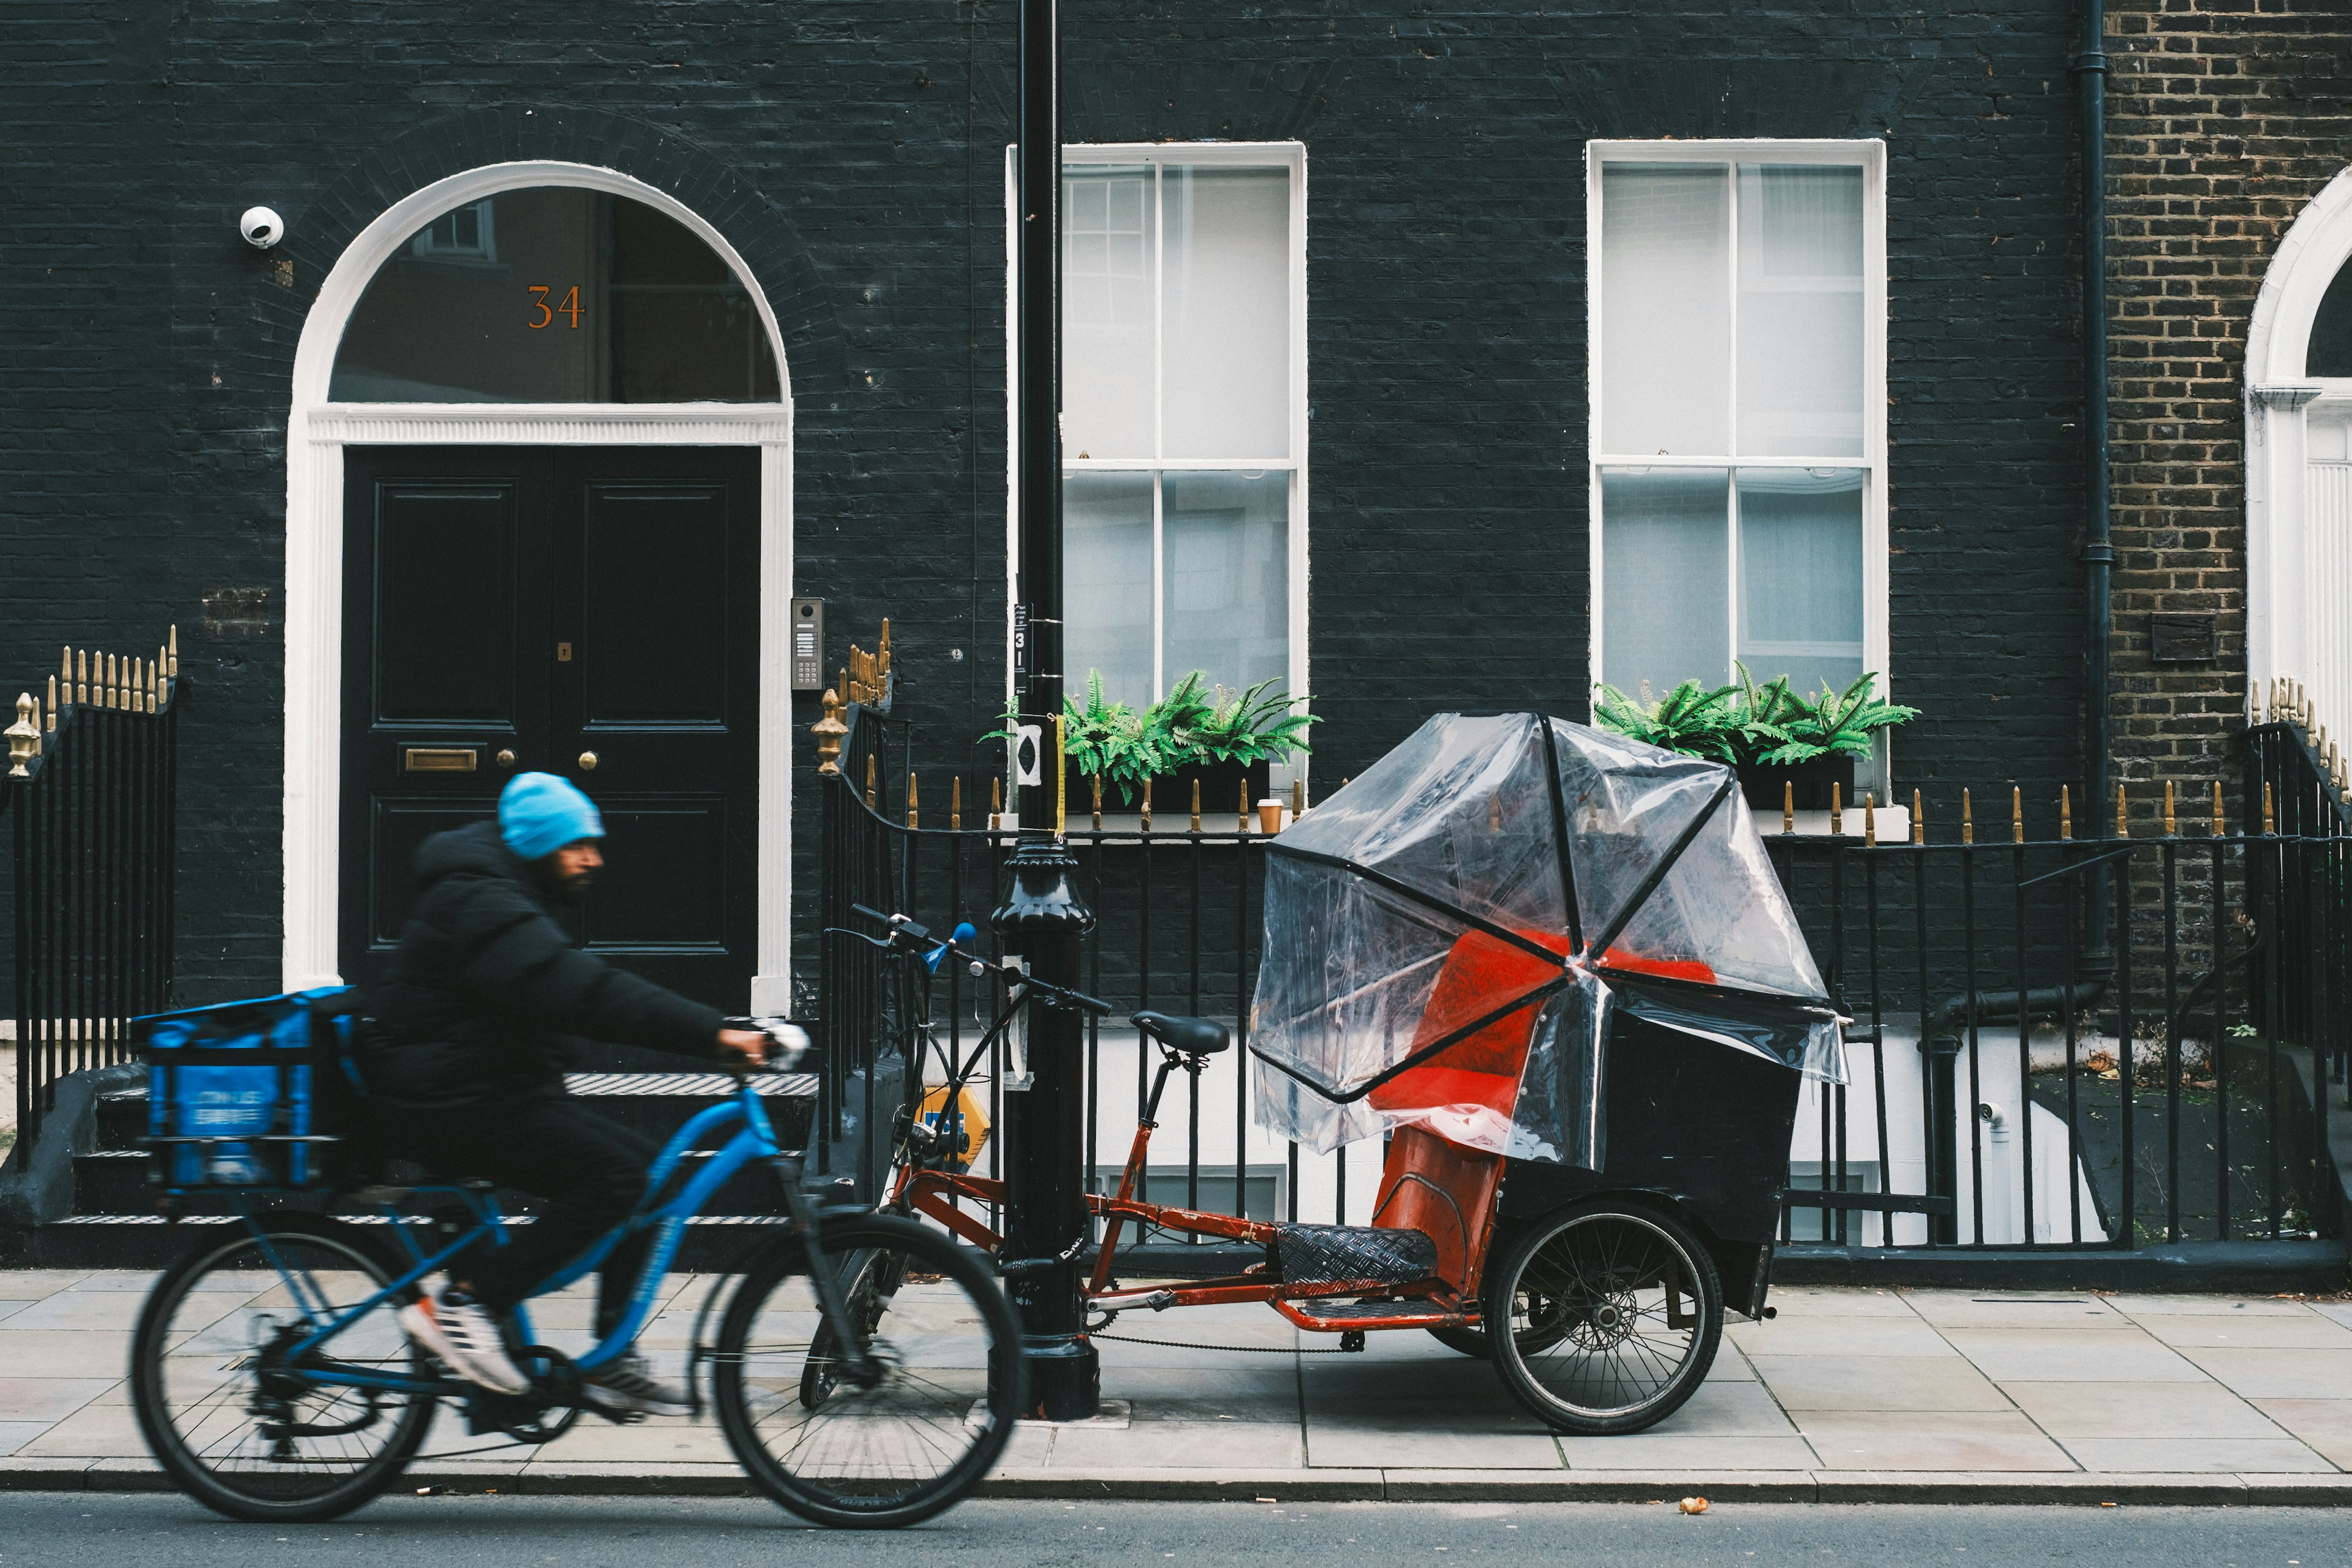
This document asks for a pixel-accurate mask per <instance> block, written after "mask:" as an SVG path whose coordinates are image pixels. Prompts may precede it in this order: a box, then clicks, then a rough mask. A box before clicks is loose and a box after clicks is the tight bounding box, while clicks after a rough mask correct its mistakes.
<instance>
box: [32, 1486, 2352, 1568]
mask: <svg viewBox="0 0 2352 1568" xmlns="http://www.w3.org/2000/svg"><path fill="white" fill-rule="evenodd" d="M281 1548H282V1550H283V1552H284V1553H285V1555H283V1556H273V1555H272V1554H275V1553H278V1552H279V1551H280V1549H281ZM917 1554H920V1555H919V1557H918V1556H917ZM910 1560H916V1561H928V1562H933V1563H940V1564H941V1565H943V1568H949V1565H951V1568H1055V1565H1058V1564H1065V1563H1086V1564H1094V1563H1118V1564H1121V1565H1122V1568H1129V1565H1132V1568H1150V1565H1151V1564H1153V1563H1180V1564H1181V1563H1249V1564H1252V1565H1253V1568H1327V1565H1328V1568H1375V1565H1378V1568H1389V1565H1391V1564H1396V1563H1416V1562H1418V1563H1432V1564H1440V1563H1456V1564H1458V1563H1472V1562H1475V1563H1492V1564H1497V1565H1512V1568H1516V1565H1517V1564H1522V1563H1606V1564H1608V1565H1609V1568H1653V1565H1656V1568H1667V1565H1672V1568H1685V1565H1696V1564H1721V1565H1727V1568H1770V1565H1772V1564H1778V1563H1807V1564H1821V1563H1867V1564H1871V1565H1873V1568H1916V1565H1919V1564H1955V1565H1958V1568H1994V1565H1999V1564H2007V1563H2069V1564H2075V1563H2102V1564H2104V1563H2116V1564H2130V1565H2131V1568H2174V1565H2176V1564H2178V1565H2180V1568H2191V1565H2193V1568H2352V1512H2347V1511H2338V1510H2296V1509H2218V1508H2201V1509H2195V1508H2179V1509H2169V1508H2137V1509H2136V1508H2118V1509H2083V1508H1979V1507H1941V1508H1938V1507H1915V1506H1887V1507H1852V1506H1834V1505H1804V1504H1761V1503H1759V1504H1718V1505H1717V1506H1716V1507H1715V1508H1714V1509H1712V1510H1709V1511H1708V1512H1707V1513H1706V1514H1705V1515H1703V1516H1698V1517H1685V1516H1684V1515H1682V1514H1681V1513H1679V1512H1677V1511H1676V1510H1674V1509H1673V1508H1671V1507H1665V1508H1659V1507H1645V1506H1641V1505H1635V1504H1499V1503H1479V1504H1459V1505H1455V1504H1443V1503H1302V1504H1297V1505H1284V1506H1274V1505H1254V1504H1246V1503H1134V1502H1122V1503H1110V1502H1105V1503H1078V1504H1069V1503H1060V1502H981V1503H967V1504H965V1505H964V1506H963V1507H961V1508H960V1509H957V1510H954V1511H952V1512H950V1513H949V1514H948V1515H947V1516H946V1517H945V1518H943V1519H940V1520H937V1521H933V1522H932V1523H930V1524H929V1525H925V1526H923V1527H921V1528H920V1529H919V1530H918V1531H912V1532H901V1533H895V1534H852V1533H836V1532H833V1531H817V1530H812V1529H809V1528H808V1527H806V1526H803V1525H802V1524H800V1523H799V1522H798V1521H794V1520H793V1519H792V1518H790V1517H789V1516H788V1515H785V1514H783V1513H782V1512H781V1511H779V1510H776V1509H774V1508H772V1507H771V1506H769V1505H767V1504H765V1503H759V1502H751V1501H744V1500H720V1499H682V1500H651V1499H646V1500H639V1499H567V1498H520V1497H518V1498H484V1497H437V1498H416V1497H413V1496H394V1497H392V1498H387V1499H385V1500H382V1501H380V1502H377V1503H375V1504H373V1505H372V1506H371V1507H369V1508H366V1509H364V1510H361V1512H360V1513H358V1514H357V1515H355V1516H354V1517H352V1518H351V1519H348V1520H344V1521H341V1522H338V1523H335V1524H329V1525H303V1526H292V1527H289V1526H282V1525H281V1526H274V1527H273V1526H265V1525H247V1524H232V1523H229V1522H227V1521H223V1520H219V1519H216V1518H214V1517H213V1516H211V1515H209V1514H207V1513H205V1512H204V1511H203V1510H200V1509H198V1508H197V1507H196V1506H195V1505H194V1504H193V1503H189V1502H185V1501H183V1500H179V1499H176V1498H170V1497H161V1496H94V1495H91V1494H89V1493H58V1492H41V1493H30V1492H18V1493H6V1494H0V1568H30V1565H32V1564H41V1565H44V1568H47V1565H49V1564H68V1565H74V1568H79V1565H83V1564H88V1565H90V1568H97V1565H100V1564H104V1565H106V1568H119V1565H120V1564H121V1563H125V1562H139V1563H168V1564H171V1565H172V1568H212V1565H215V1564H218V1565H220V1568H252V1565H254V1564H266V1563H271V1562H273V1561H275V1562H279V1563H288V1562H299V1563H303V1564H304V1565H305V1568H309V1565H310V1564H319V1565H321V1568H327V1565H332V1568H345V1565H349V1568H384V1565H385V1564H387V1563H409V1564H419V1565H427V1568H440V1565H442V1564H446V1563H499V1564H509V1563H510V1564H518V1565H520V1564H530V1565H533V1568H537V1565H540V1564H547V1563H558V1564H564V1565H566V1568H658V1565H661V1564H667V1563H692V1564H695V1565H697V1568H724V1565H727V1564H733V1563H746V1564H758V1565H760V1568H779V1565H785V1568H789V1565H794V1564H800V1563H806V1564H809V1565H811V1568H819V1565H821V1568H863V1565H865V1564H875V1565H877V1568H882V1565H885V1564H887V1565H888V1568H904V1565H905V1564H906V1563H908V1562H909V1561H910Z"/></svg>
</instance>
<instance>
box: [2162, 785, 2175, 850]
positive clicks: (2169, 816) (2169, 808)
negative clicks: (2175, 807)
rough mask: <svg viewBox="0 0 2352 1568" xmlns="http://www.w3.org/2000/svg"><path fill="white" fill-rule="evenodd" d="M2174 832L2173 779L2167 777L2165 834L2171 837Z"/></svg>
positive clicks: (2165, 786) (2165, 788) (2165, 787)
mask: <svg viewBox="0 0 2352 1568" xmlns="http://www.w3.org/2000/svg"><path fill="white" fill-rule="evenodd" d="M2174 832H2175V829H2174V827H2173V822H2172V781H2171V780H2170V779H2167V780H2165V781H2164V836H2165V837H2167V838H2169V837H2172V836H2173V834H2174Z"/></svg>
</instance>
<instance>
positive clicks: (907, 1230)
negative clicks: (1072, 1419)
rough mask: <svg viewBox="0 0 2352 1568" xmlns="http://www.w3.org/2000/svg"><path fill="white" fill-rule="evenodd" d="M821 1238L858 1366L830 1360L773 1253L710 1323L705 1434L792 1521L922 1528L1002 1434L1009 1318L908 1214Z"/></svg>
mask: <svg viewBox="0 0 2352 1568" xmlns="http://www.w3.org/2000/svg"><path fill="white" fill-rule="evenodd" d="M822 1241H823V1244H824V1253H825V1258H826V1267H827V1268H829V1269H831V1270H832V1271H833V1274H834V1278H835V1279H837V1280H838V1281H839V1282H840V1285H841V1289H842V1296H843V1298H844V1300H845V1302H846V1309H847V1311H848V1313H849V1316H850V1320H851V1322H850V1324H849V1325H848V1327H849V1329H850V1330H852V1331H854V1332H855V1333H856V1335H857V1336H859V1337H861V1338H862V1339H863V1340H864V1341H865V1342H866V1347H867V1349H866V1354H867V1358H868V1360H869V1363H870V1368H869V1370H868V1372H867V1373H866V1374H865V1375H864V1376H862V1377H861V1376H860V1375H858V1373H856V1369H855V1368H854V1366H853V1365H852V1363H851V1358H850V1357H849V1356H848V1355H847V1354H845V1339H846V1335H845V1330H844V1326H843V1325H841V1324H837V1323H834V1322H830V1321H827V1319H826V1317H825V1314H824V1310H823V1309H822V1308H821V1307H820V1306H819V1305H818V1302H817V1297H816V1292H815V1289H814V1285H813V1284H812V1282H811V1279H810V1276H809V1270H808V1265H807V1262H806V1260H805V1259H804V1258H803V1256H802V1255H801V1252H800V1249H799V1248H798V1247H797V1246H793V1247H780V1248H779V1249H778V1250H777V1251H776V1252H774V1253H772V1254H771V1255H770V1256H769V1257H768V1258H765V1259H763V1260H761V1262H760V1263H758V1264H755V1265H753V1267H752V1268H751V1272H750V1273H749V1274H748V1275H747V1276H746V1277H745V1279H744V1280H743V1283H742V1286H741V1287H740V1289H738V1290H737V1291H736V1293H735V1299H734V1300H733V1301H732V1302H730V1304H729V1306H728V1309H727V1315H726V1318H725V1319H724V1320H723V1321H721V1323H720V1325H719V1356H718V1365H717V1371H716V1375H715V1377H714V1379H713V1384H714V1387H713V1392H714V1394H715V1396H716V1403H717V1405H718V1406H719V1425H720V1426H721V1427H722V1428H723V1429H724V1430H725V1431H726V1434H727V1442H728V1446H729V1447H731V1448H733V1449H734V1450H735V1457H736V1458H737V1459H738V1460H740V1462H741V1463H742V1466H743V1468H744V1469H745V1471H746V1472H748V1473H749V1474H750V1475H751V1479H753V1480H754V1481H756V1482H757V1483H759V1485H760V1486H761V1488H762V1489H764V1490H766V1491H767V1493H768V1494H769V1495H770V1496H771V1497H773V1498H774V1499H775V1500H777V1501H778V1502H780V1503H782V1504H783V1506H784V1507H786V1508H788V1509H790V1510H793V1512H794V1513H796V1514H799V1515H800V1516H801V1517H802V1518H803V1519H807V1520H812V1521H815V1522H817V1523H819V1524H828V1525H845V1526H852V1527H863V1528H866V1529H895V1528H897V1527H898V1526H900V1525H908V1524H913V1523H916V1522H918V1521H921V1520H925V1519H929V1518H930V1517H931V1516H932V1515H933V1514H936V1513H938V1512H940V1510H944V1509H947V1508H949V1507H950V1506H952V1505H953V1504H954V1503H955V1502H956V1501H957V1500H960V1499H961V1498H962V1497H963V1496H964V1495H965V1494H966V1493H968V1492H970V1491H971V1489H972V1488H974V1487H976V1486H978V1485H979V1484H980V1482H981V1480H982V1478H984V1477H985V1476H986V1475H987V1474H988V1471H989V1468H990V1467H991V1466H992V1465H994V1464H995V1463H996V1460H997V1457H998V1456H999V1455H1001V1454H1002V1453H1003V1451H1004V1445H1005V1443H1006V1442H1007V1441H1009V1440H1010V1439H1011V1437H1012V1436H1013V1420H1014V1417H1015V1416H1016V1415H1017V1414H1018V1412H1019V1410H1020V1407H1021V1380H1022V1372H1023V1369H1022V1363H1021V1322H1020V1319H1019V1318H1018V1317H1017V1316H1016V1315H1015V1314H1014V1312H1013V1304H1012V1303H1011V1302H1010V1301H1008V1300H1005V1298H1004V1292H1003V1289H1000V1288H999V1287H998V1285H997V1283H996V1279H995V1278H994V1276H993V1275H992V1273H991V1272H990V1270H989V1268H987V1266H986V1265H985V1264H984V1263H983V1262H982V1260H981V1258H980V1257H979V1255H977V1254H976V1253H974V1252H972V1251H971V1249H970V1248H968V1247H961V1246H958V1245H957V1244H956V1243H955V1242H953V1241H951V1240H950V1239H948V1238H947V1237H943V1236H940V1235H939V1234H938V1233H937V1232H935V1231H930V1230H927V1229H925V1228H924V1227H923V1226H920V1225H919V1224H917V1223H915V1222H914V1221H912V1220H906V1219H898V1218H894V1217H892V1216H890V1215H856V1216H855V1217H852V1218H848V1219H843V1220H836V1221H834V1222H832V1223H831V1224H828V1225H827V1226H825V1227H824V1232H823V1235H822Z"/></svg>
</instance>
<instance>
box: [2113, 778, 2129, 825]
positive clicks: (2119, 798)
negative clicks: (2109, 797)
mask: <svg viewBox="0 0 2352 1568" xmlns="http://www.w3.org/2000/svg"><path fill="white" fill-rule="evenodd" d="M2116 837H2118V838H2129V837H2131V810H2130V808H2129V807H2128V806H2126V805H2125V804H2124V786H2123V785H2122V784H2116Z"/></svg>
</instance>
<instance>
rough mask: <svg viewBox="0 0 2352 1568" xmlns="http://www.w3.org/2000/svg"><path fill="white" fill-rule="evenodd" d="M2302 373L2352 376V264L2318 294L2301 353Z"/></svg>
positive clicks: (2338, 273)
mask: <svg viewBox="0 0 2352 1568" xmlns="http://www.w3.org/2000/svg"><path fill="white" fill-rule="evenodd" d="M2303 374H2305V375H2352V265H2347V266H2346V267H2345V268H2343V269H2342V270H2341V271H2339V272H2337V273H2336V277H2335V278H2334V279H2332V280H2331V281H2330V282H2329V283H2328V285H2327V292H2326V294H2324V295H2322V296H2320V300H2319V314H2318V315H2317V316H2316V317H2315V318H2314V319H2313V321H2312V323H2311V342H2309V343H2308V344H2306V345H2305V349H2304V353H2303Z"/></svg>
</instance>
